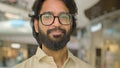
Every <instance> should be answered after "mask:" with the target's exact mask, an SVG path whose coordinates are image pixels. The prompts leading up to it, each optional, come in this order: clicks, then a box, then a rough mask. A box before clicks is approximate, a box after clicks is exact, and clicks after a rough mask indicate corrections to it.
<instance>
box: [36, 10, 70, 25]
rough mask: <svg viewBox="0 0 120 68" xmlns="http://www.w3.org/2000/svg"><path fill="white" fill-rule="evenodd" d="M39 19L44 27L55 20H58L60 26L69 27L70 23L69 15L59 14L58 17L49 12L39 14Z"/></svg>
mask: <svg viewBox="0 0 120 68" xmlns="http://www.w3.org/2000/svg"><path fill="white" fill-rule="evenodd" d="M38 16H39V19H40V21H41V23H42V24H43V25H45V26H49V25H52V24H53V23H54V21H55V18H58V21H59V23H60V24H63V25H70V24H71V23H72V15H71V14H69V13H60V14H59V15H58V16H54V15H53V13H51V12H45V13H43V14H39V15H38Z"/></svg>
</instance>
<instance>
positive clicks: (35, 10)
mask: <svg viewBox="0 0 120 68" xmlns="http://www.w3.org/2000/svg"><path fill="white" fill-rule="evenodd" d="M44 1H45V0H35V2H34V4H33V6H32V15H30V17H31V26H32V30H33V36H34V37H35V39H36V40H37V42H38V41H39V40H40V39H39V37H38V33H36V32H35V29H34V25H33V23H34V18H36V19H38V14H39V12H40V11H41V7H42V4H43V3H44ZM61 1H63V3H64V4H65V5H66V7H67V8H68V10H69V13H70V14H72V15H73V16H72V19H73V25H72V32H73V31H74V30H75V29H76V18H75V15H76V14H77V6H76V4H75V0H61ZM38 43H39V45H41V43H40V41H39V42H38Z"/></svg>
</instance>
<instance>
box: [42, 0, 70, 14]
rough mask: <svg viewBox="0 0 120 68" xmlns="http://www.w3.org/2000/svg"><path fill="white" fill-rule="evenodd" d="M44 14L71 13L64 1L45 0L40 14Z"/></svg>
mask: <svg viewBox="0 0 120 68" xmlns="http://www.w3.org/2000/svg"><path fill="white" fill-rule="evenodd" d="M43 12H52V13H55V14H56V13H61V12H69V10H68V8H67V6H66V5H65V4H64V2H63V1H62V0H45V2H44V3H43V5H42V8H41V11H40V13H43Z"/></svg>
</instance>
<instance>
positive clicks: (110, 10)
mask: <svg viewBox="0 0 120 68" xmlns="http://www.w3.org/2000/svg"><path fill="white" fill-rule="evenodd" d="M92 1H94V0H76V3H77V6H78V16H77V18H78V20H77V29H76V31H75V32H74V33H73V35H72V37H71V40H70V42H69V43H68V44H67V46H68V48H69V49H70V51H71V52H72V53H73V54H74V55H75V56H77V57H79V58H80V59H82V60H83V61H84V62H86V63H89V64H92V65H93V66H95V68H120V0H100V1H99V2H96V3H95V4H94V5H92V6H90V5H89V3H92ZM33 2H34V0H0V68H12V67H13V66H14V65H15V64H18V63H20V62H22V61H24V60H26V59H28V58H29V57H31V56H32V55H34V54H35V51H36V48H37V46H38V44H37V42H36V40H35V39H34V38H33V36H32V29H31V25H30V18H29V17H28V14H29V13H30V12H31V6H32V4H33ZM82 2H84V3H82ZM81 5H84V6H82V7H83V8H82V7H81ZM86 5H88V6H87V7H85V6H86Z"/></svg>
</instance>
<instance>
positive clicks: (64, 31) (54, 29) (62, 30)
mask: <svg viewBox="0 0 120 68" xmlns="http://www.w3.org/2000/svg"><path fill="white" fill-rule="evenodd" d="M56 30H59V31H61V32H62V33H64V34H66V30H64V29H62V28H60V27H57V28H53V29H49V30H47V34H49V33H51V32H52V31H56Z"/></svg>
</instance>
